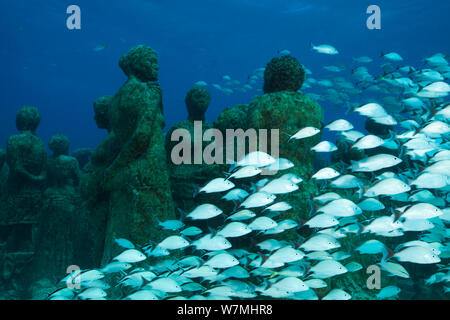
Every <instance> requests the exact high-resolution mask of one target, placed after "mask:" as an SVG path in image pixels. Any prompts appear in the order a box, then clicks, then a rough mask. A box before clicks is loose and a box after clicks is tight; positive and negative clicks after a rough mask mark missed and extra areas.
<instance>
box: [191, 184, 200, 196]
mask: <svg viewBox="0 0 450 320" xmlns="http://www.w3.org/2000/svg"><path fill="white" fill-rule="evenodd" d="M192 187H193V188H194V192H193V194H192V198H195V197H197V196H198V194H199V189H198V185H196V184H195V183H193V184H192Z"/></svg>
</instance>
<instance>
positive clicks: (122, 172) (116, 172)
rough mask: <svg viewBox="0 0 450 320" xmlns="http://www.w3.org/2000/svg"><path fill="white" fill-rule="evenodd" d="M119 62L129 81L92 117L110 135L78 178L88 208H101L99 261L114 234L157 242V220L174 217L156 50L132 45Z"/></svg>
mask: <svg viewBox="0 0 450 320" xmlns="http://www.w3.org/2000/svg"><path fill="white" fill-rule="evenodd" d="M119 65H120V67H121V68H122V70H123V72H124V73H125V74H126V75H127V76H128V80H127V81H126V82H125V84H124V85H123V86H122V87H121V88H120V89H119V91H118V92H117V93H116V94H115V95H114V96H112V97H105V98H103V99H102V100H101V101H97V103H96V104H95V112H96V117H95V120H96V122H97V124H98V126H99V128H105V129H107V130H108V132H109V135H108V137H107V138H106V139H105V140H104V141H103V142H102V143H101V145H100V146H99V147H98V148H97V149H96V150H95V151H94V153H93V155H92V159H91V162H90V163H89V164H88V165H87V166H86V168H85V170H86V175H85V176H86V177H85V178H83V183H82V189H83V190H82V193H83V195H84V197H85V199H87V201H88V203H90V209H91V211H93V209H95V208H96V207H97V208H98V204H99V203H101V205H100V206H101V208H103V209H105V208H106V212H104V213H105V215H106V216H105V219H106V239H105V241H104V244H105V247H104V255H103V259H104V260H109V259H110V258H111V255H112V254H114V252H115V251H114V250H117V247H115V242H114V239H115V238H127V239H129V240H130V241H133V242H134V243H138V244H142V245H143V244H146V243H148V241H149V240H154V241H157V240H159V239H160V238H161V237H163V234H162V233H161V232H160V230H159V229H158V228H157V221H158V219H160V220H165V219H168V218H173V217H174V207H173V200H172V195H171V193H170V185H169V183H170V182H169V174H168V169H167V161H166V153H165V150H164V141H163V132H162V130H163V128H164V125H165V120H164V116H163V106H162V92H161V88H160V86H159V84H158V83H157V82H156V81H157V80H158V69H159V66H158V62H157V55H156V53H155V51H154V50H153V49H151V48H149V47H146V46H137V47H135V48H133V49H131V50H130V52H129V53H128V54H126V55H124V56H123V57H121V59H120V61H119ZM99 219H101V217H99ZM102 243H103V242H102Z"/></svg>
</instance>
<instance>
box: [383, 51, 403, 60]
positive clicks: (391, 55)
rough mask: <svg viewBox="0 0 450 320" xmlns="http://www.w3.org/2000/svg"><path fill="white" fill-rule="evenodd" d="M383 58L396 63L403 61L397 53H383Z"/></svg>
mask: <svg viewBox="0 0 450 320" xmlns="http://www.w3.org/2000/svg"><path fill="white" fill-rule="evenodd" d="M381 56H382V57H384V58H386V59H387V60H390V61H394V62H398V61H403V58H402V57H401V56H400V55H399V54H398V53H397V52H389V53H382V54H381Z"/></svg>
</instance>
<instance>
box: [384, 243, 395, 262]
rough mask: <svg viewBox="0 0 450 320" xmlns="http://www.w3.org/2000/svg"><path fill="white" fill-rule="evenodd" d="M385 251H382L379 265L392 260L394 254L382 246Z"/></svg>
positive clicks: (385, 246)
mask: <svg viewBox="0 0 450 320" xmlns="http://www.w3.org/2000/svg"><path fill="white" fill-rule="evenodd" d="M384 248H385V250H384V251H383V257H382V258H381V263H385V262H386V261H388V260H389V259H390V258H392V257H393V256H394V254H395V252H394V251H393V250H392V249H390V248H389V247H388V246H387V245H384Z"/></svg>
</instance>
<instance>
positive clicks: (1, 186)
mask: <svg viewBox="0 0 450 320" xmlns="http://www.w3.org/2000/svg"><path fill="white" fill-rule="evenodd" d="M5 163H6V151H5V150H3V149H0V199H1V198H2V197H3V196H4V195H5V191H6V181H7V180H8V171H9V169H8V166H7V165H5Z"/></svg>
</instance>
